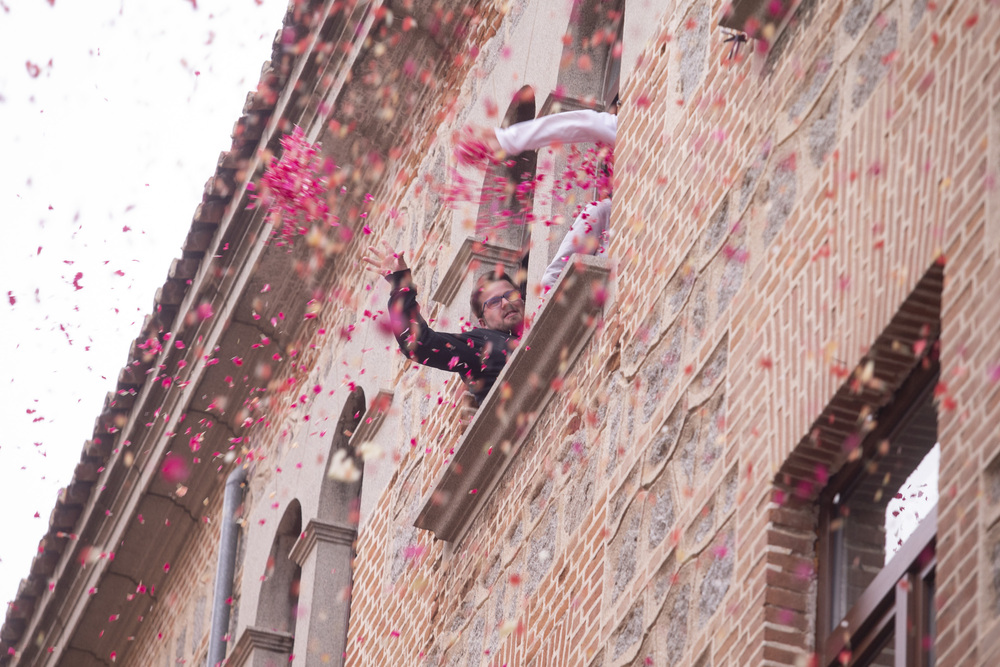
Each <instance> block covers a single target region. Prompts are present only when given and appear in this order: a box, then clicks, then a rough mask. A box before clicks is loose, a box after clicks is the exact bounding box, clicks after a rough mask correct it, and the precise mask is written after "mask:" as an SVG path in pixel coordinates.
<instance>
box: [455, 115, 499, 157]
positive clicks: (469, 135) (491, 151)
mask: <svg viewBox="0 0 1000 667" xmlns="http://www.w3.org/2000/svg"><path fill="white" fill-rule="evenodd" d="M452 141H454V142H455V157H456V158H457V159H458V161H459V162H460V163H461V164H467V165H471V166H482V164H483V163H484V162H486V161H493V160H495V161H498V162H499V161H502V160H503V159H504V158H506V154H505V153H504V150H503V148H501V147H500V142H499V141H497V135H496V132H494V131H493V128H491V127H481V126H479V125H467V126H465V127H463V128H462V129H461V130H460V131H459V132H457V133H456V134H455V135H454V136H453V137H452Z"/></svg>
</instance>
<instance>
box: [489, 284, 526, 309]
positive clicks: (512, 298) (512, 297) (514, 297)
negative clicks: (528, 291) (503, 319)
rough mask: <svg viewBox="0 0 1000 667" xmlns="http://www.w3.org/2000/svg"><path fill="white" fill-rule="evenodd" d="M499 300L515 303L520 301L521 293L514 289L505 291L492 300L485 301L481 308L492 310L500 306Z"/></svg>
mask: <svg viewBox="0 0 1000 667" xmlns="http://www.w3.org/2000/svg"><path fill="white" fill-rule="evenodd" d="M501 299H506V300H507V303H516V302H517V301H520V300H521V293H520V292H518V291H517V290H516V289H512V290H507V291H506V292H504V293H503V294H501V295H500V296H495V297H493V298H492V299H486V301H484V302H483V308H485V309H487V310H493V309H494V308H496V307H497V306H499V305H500V300H501Z"/></svg>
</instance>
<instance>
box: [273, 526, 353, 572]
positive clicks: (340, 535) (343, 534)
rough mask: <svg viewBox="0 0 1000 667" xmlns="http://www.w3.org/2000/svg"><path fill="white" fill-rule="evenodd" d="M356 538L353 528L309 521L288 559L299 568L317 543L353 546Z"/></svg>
mask: <svg viewBox="0 0 1000 667" xmlns="http://www.w3.org/2000/svg"><path fill="white" fill-rule="evenodd" d="M357 536H358V531H357V529H356V528H355V527H354V526H346V525H342V524H339V523H334V522H328V521H319V520H317V519H310V520H309V523H308V524H307V525H306V529H305V530H303V531H302V535H300V536H299V539H297V540H296V541H295V544H294V545H293V546H292V552H291V553H290V554H289V555H288V557H289V558H291V559H292V560H293V561H295V563H296V564H297V565H299V566H300V567H301V566H303V565H305V563H306V560H307V559H308V558H309V554H311V553H312V552H313V549H315V548H316V543H317V542H328V543H331V544H342V545H345V546H353V544H354V540H355V539H356V538H357Z"/></svg>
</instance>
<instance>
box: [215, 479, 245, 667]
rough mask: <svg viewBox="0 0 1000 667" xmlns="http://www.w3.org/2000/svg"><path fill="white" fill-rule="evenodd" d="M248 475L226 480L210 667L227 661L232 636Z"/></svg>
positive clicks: (216, 576)
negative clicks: (241, 512) (241, 516)
mask: <svg viewBox="0 0 1000 667" xmlns="http://www.w3.org/2000/svg"><path fill="white" fill-rule="evenodd" d="M246 480H247V471H246V468H245V467H244V466H242V465H241V466H239V467H237V468H236V469H235V470H233V471H232V472H231V473H229V477H228V478H227V479H226V493H225V496H224V497H223V500H222V529H221V533H220V535H219V563H218V565H217V566H216V568H215V593H214V596H213V598H212V630H211V634H210V635H209V636H208V661H207V663H206V665H207V667H216V665H219V664H221V663H222V661H223V660H224V659H225V657H226V645H227V644H228V642H227V641H226V634H227V633H228V632H229V612H230V607H231V606H232V604H231V602H230V598H232V596H233V576H234V574H235V573H236V545H237V542H238V541H239V536H240V530H239V527H240V525H239V523H238V522H237V521H236V519H235V518H234V516H233V515H234V514H236V510H237V509H238V508H239V506H240V504H241V503H242V502H243V483H244V482H246Z"/></svg>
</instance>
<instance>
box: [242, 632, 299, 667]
mask: <svg viewBox="0 0 1000 667" xmlns="http://www.w3.org/2000/svg"><path fill="white" fill-rule="evenodd" d="M294 643H295V635H293V634H292V633H290V632H281V631H280V630H265V629H264V628H255V627H248V628H247V629H245V630H244V631H243V634H242V635H241V636H240V638H239V640H238V641H237V642H236V645H235V646H234V647H233V652H232V653H230V654H229V658H227V659H226V667H269V666H270V665H277V664H287V663H288V656H290V655H291V654H292V646H293V645H294Z"/></svg>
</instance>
